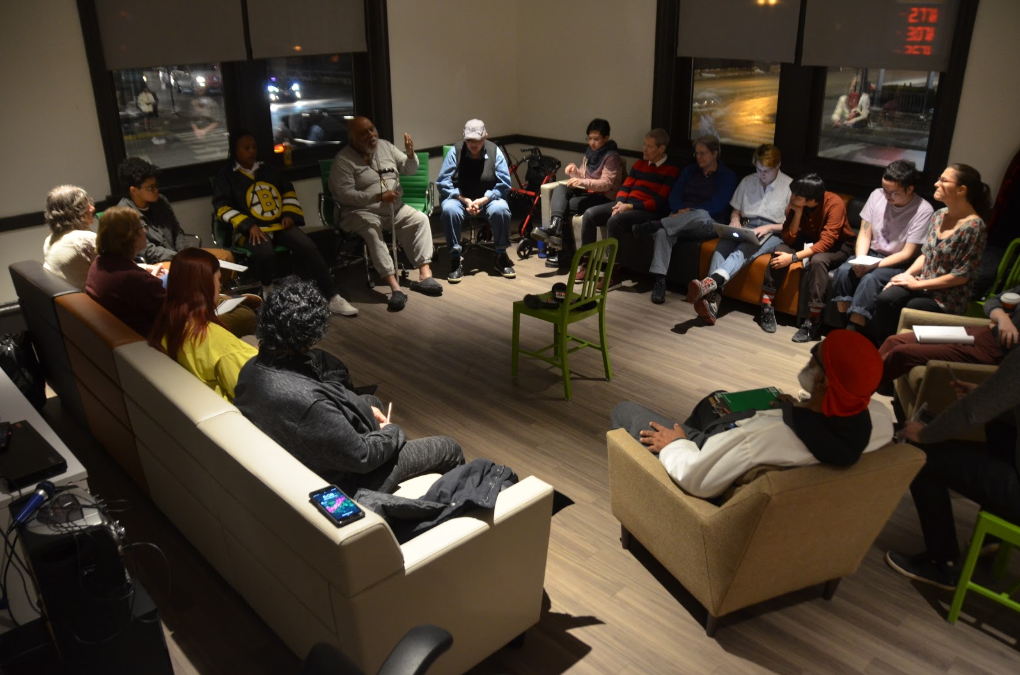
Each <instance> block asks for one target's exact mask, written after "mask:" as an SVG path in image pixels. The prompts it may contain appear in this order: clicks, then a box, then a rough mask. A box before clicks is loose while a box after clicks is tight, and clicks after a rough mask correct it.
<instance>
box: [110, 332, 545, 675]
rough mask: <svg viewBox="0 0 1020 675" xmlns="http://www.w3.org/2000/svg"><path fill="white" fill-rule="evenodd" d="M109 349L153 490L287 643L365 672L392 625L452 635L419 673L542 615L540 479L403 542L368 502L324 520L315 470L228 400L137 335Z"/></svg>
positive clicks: (464, 660)
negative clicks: (488, 508)
mask: <svg viewBox="0 0 1020 675" xmlns="http://www.w3.org/2000/svg"><path fill="white" fill-rule="evenodd" d="M114 355H115V360H116V364H117V371H118V374H119V375H120V380H121V384H122V386H123V388H124V395H125V399H126V401H127V408H128V414H129V416H130V418H131V424H132V427H133V428H134V430H135V434H136V438H137V442H138V452H139V459H140V461H141V465H142V469H143V471H144V473H145V478H146V480H147V482H148V486H149V490H150V492H151V495H152V499H153V500H154V501H155V502H156V504H157V505H158V506H159V508H160V509H161V510H162V511H163V513H165V514H166V515H167V517H169V518H170V520H172V521H173V523H174V524H175V525H176V526H177V527H178V528H179V529H180V530H181V531H182V532H183V533H184V534H185V536H187V538H188V539H189V541H191V543H192V544H193V545H194V546H195V547H196V548H197V549H198V550H199V551H200V552H201V553H202V555H203V556H204V557H205V558H206V559H207V560H208V561H209V562H210V563H211V564H212V565H213V567H215V568H216V570H217V571H218V572H219V573H220V574H221V575H222V576H223V577H224V578H225V579H226V580H227V581H228V582H229V583H230V584H231V585H232V586H233V587H234V588H235V589H236V590H237V591H238V592H239V593H240V594H241V595H242V596H243V597H244V598H245V600H247V601H248V603H249V604H250V605H251V606H252V607H253V608H254V609H255V611H256V612H258V614H259V615H260V616H261V617H262V618H263V619H264V620H265V622H266V623H267V624H269V626H270V627H271V628H272V629H273V630H274V631H275V632H276V633H277V634H278V635H279V636H280V637H281V638H282V639H283V640H284V642H286V643H287V644H288V645H289V646H290V647H291V649H293V650H294V651H295V652H296V653H297V654H299V655H303V654H305V653H306V652H307V651H308V649H309V648H311V646H312V645H313V644H315V643H316V642H321V641H325V642H332V643H334V644H337V645H339V646H340V648H341V649H342V650H343V651H344V653H345V654H347V655H348V656H349V657H350V658H351V659H352V660H354V661H355V662H356V663H357V664H358V665H359V666H360V667H361V668H363V669H364V670H365V671H366V672H369V673H373V672H375V671H376V670H377V669H378V667H379V666H380V665H381V664H382V662H383V660H384V659H385V657H386V655H387V654H388V652H389V651H390V650H391V649H392V648H393V646H394V645H395V644H396V643H397V641H398V640H399V639H400V638H401V637H402V636H403V635H404V633H406V632H407V631H408V630H410V629H411V628H412V627H414V626H415V625H417V624H420V623H432V624H436V625H438V626H442V627H443V628H445V629H447V630H448V631H450V633H452V634H453V637H454V642H453V647H452V649H451V650H450V651H449V652H447V653H446V654H444V655H443V656H442V657H440V659H439V661H438V662H437V663H436V665H434V666H433V668H432V670H430V671H429V672H430V674H431V673H437V674H442V673H462V672H464V671H465V670H467V669H469V668H470V667H472V666H473V665H475V664H476V663H478V662H479V661H481V660H482V659H484V658H485V657H486V656H488V655H489V654H491V653H493V652H494V651H496V650H497V649H499V648H500V647H502V646H504V645H505V644H506V643H508V642H509V641H510V640H512V639H513V638H514V637H516V636H517V635H519V634H521V633H523V632H524V631H525V630H526V629H528V628H529V627H531V626H533V625H534V624H535V623H537V622H538V619H539V613H540V610H541V604H542V587H543V583H544V580H545V564H546V554H547V551H548V544H549V526H550V518H551V513H552V488H551V487H550V486H549V485H547V484H546V483H544V482H542V481H541V480H539V479H538V478H535V477H530V478H525V479H523V480H522V481H521V482H520V483H518V484H517V485H515V486H513V487H511V488H509V489H507V490H504V491H503V492H502V493H501V494H500V496H499V498H498V500H497V502H496V509H495V511H494V512H489V513H480V512H479V513H476V514H475V515H471V516H464V517H460V518H455V519H452V520H450V521H447V522H446V523H443V524H441V525H440V526H438V527H436V528H434V529H433V530H431V531H429V532H426V533H425V534H423V535H420V536H418V537H416V538H415V539H413V540H411V541H409V542H407V543H405V544H404V545H403V546H401V545H399V544H398V543H397V541H396V539H395V538H394V536H393V533H392V532H391V530H390V528H389V526H387V525H386V523H385V522H384V521H383V520H382V519H381V518H379V517H378V516H376V515H375V514H373V513H367V515H366V517H365V518H364V519H362V520H360V521H358V522H356V523H353V524H351V525H348V526H346V527H343V528H336V527H334V526H333V525H332V524H331V523H329V522H328V521H327V520H326V519H325V518H324V517H323V516H322V515H321V514H320V513H319V512H318V511H317V510H316V509H315V507H314V506H312V504H310V503H309V501H308V493H310V492H312V491H313V490H317V489H319V488H321V487H323V485H324V481H323V480H322V479H321V478H319V477H318V476H317V475H316V474H314V473H313V472H311V471H310V470H308V469H307V468H305V466H304V465H302V464H301V463H300V462H298V461H297V460H295V459H294V458H293V457H292V456H291V455H290V454H289V453H288V452H287V451H286V450H284V449H283V448H281V447H280V446H278V445H277V444H276V443H274V442H273V441H272V440H270V439H269V437H267V436H266V435H265V434H263V433H262V432H261V431H259V430H258V429H257V428H256V427H255V426H254V425H253V424H251V423H250V422H249V421H248V420H247V419H245V418H244V417H243V416H242V415H241V413H240V412H238V410H237V409H236V408H235V407H234V406H233V405H231V404H229V403H227V402H225V401H224V400H223V399H222V398H220V397H219V396H217V395H216V394H214V393H213V392H212V391H211V390H210V389H208V388H207V387H205V386H204V385H202V383H200V382H199V381H198V380H196V379H195V378H194V377H193V376H192V375H190V374H189V373H188V372H187V371H185V370H184V369H183V368H181V367H180V366H179V365H178V364H177V363H175V362H174V361H172V360H171V359H169V358H168V357H166V356H164V355H163V354H161V353H159V352H157V351H155V350H153V349H152V348H150V347H148V346H147V345H146V344H145V343H133V344H128V345H124V346H123V347H120V348H118V349H116V350H114ZM435 478H436V476H431V477H428V476H423V477H420V478H417V479H414V480H413V481H408V483H405V484H404V486H403V487H402V490H401V492H400V494H402V495H405V496H417V495H420V494H422V493H424V492H425V490H426V489H427V488H428V486H429V485H430V484H431V482H432V481H433V480H435Z"/></svg>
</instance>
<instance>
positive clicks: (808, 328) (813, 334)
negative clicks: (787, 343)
mask: <svg viewBox="0 0 1020 675" xmlns="http://www.w3.org/2000/svg"><path fill="white" fill-rule="evenodd" d="M818 328H819V324H817V323H815V322H813V321H811V319H805V320H804V323H802V324H801V325H800V329H798V330H797V332H796V333H794V334H793V341H794V342H810V341H811V340H814V339H816V338H817V337H818Z"/></svg>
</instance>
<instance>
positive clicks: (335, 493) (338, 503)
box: [308, 485, 365, 527]
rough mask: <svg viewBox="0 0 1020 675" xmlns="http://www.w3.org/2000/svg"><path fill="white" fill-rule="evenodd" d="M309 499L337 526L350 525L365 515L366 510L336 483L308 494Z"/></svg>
mask: <svg viewBox="0 0 1020 675" xmlns="http://www.w3.org/2000/svg"><path fill="white" fill-rule="evenodd" d="M308 501H310V502H311V503H313V504H315V508H317V509H319V511H321V512H322V514H323V515H324V516H326V517H327V518H328V519H329V522H331V523H333V524H334V525H336V526H337V527H343V526H344V525H349V524H350V523H353V522H354V521H355V520H361V519H362V518H364V517H365V512H364V511H362V510H361V507H360V506H358V505H357V504H355V503H354V500H353V499H351V498H350V497H348V496H347V495H345V494H344V492H343V490H341V489H340V488H338V487H337V486H335V485H327V486H326V487H324V488H322V489H320V490H316V491H314V492H311V493H309V494H308Z"/></svg>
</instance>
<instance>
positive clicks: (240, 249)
mask: <svg viewBox="0 0 1020 675" xmlns="http://www.w3.org/2000/svg"><path fill="white" fill-rule="evenodd" d="M209 180H210V182H212V184H213V190H215V189H216V177H215V176H213V177H212V178H210V179H209ZM210 231H211V232H210V234H212V240H213V243H215V244H216V248H222V249H225V250H227V251H230V252H231V253H233V254H234V260H235V261H236V262H237V263H238V264H239V265H240V264H244V263H243V261H244V260H247V259H248V258H249V257H250V256H251V249H250V248H246V247H244V246H239V245H237V244H235V243H234V228H233V227H231V226H230V224H229V223H225V222H223V219H222V218H218V217H217V216H216V210H215V209H213V212H212V227H210ZM273 250H274V251H275V252H276V254H277V255H289V254H290V249H289V248H287V247H286V246H276V247H274V249H273Z"/></svg>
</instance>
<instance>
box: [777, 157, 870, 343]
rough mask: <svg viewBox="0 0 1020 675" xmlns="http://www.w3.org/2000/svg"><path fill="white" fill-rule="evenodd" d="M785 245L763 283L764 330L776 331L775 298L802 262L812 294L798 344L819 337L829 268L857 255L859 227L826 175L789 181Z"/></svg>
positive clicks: (806, 290)
mask: <svg viewBox="0 0 1020 675" xmlns="http://www.w3.org/2000/svg"><path fill="white" fill-rule="evenodd" d="M780 237H782V240H783V243H782V244H780V245H779V246H777V247H776V249H775V251H773V252H772V259H771V260H770V261H769V266H768V269H767V270H766V271H765V278H764V280H763V281H762V285H761V328H762V330H764V331H765V332H766V333H775V332H776V312H775V308H774V307H773V306H772V301H773V300H774V299H775V297H776V291H777V290H778V289H779V287H780V286H782V285H783V279H785V278H786V273H787V272H788V271H789V269H790V266H791V265H793V264H794V263H796V262H800V263H801V264H802V265H803V266H804V273H803V274H802V275H801V280H800V293H801V294H802V295H804V294H807V295H806V297H807V300H808V316H807V318H805V319H804V321H803V322H802V323H801V326H800V329H799V330H798V331H797V333H796V334H795V335H794V336H793V341H794V342H807V341H809V340H815V339H817V338H818V332H819V327H820V325H821V319H822V310H823V309H824V308H825V291H826V289H827V288H828V284H829V270H832V269H836V268H837V267H839V266H840V265H842V264H843V263H845V262H846V261H847V260H848V259H849V258H850V255H851V254H852V253H853V242H854V231H853V230H851V229H850V222H849V221H848V220H847V218H846V205H845V204H843V199H842V198H841V197H840V196H839V195H837V194H836V193H834V192H828V191H826V189H825V182H824V181H822V178H821V176H819V175H818V174H815V173H809V174H806V175H803V176H801V177H800V178H798V179H797V180H795V181H793V182H792V183H790V205H789V206H788V207H787V209H786V221H785V222H784V223H783V229H782V232H781V233H780Z"/></svg>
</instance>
